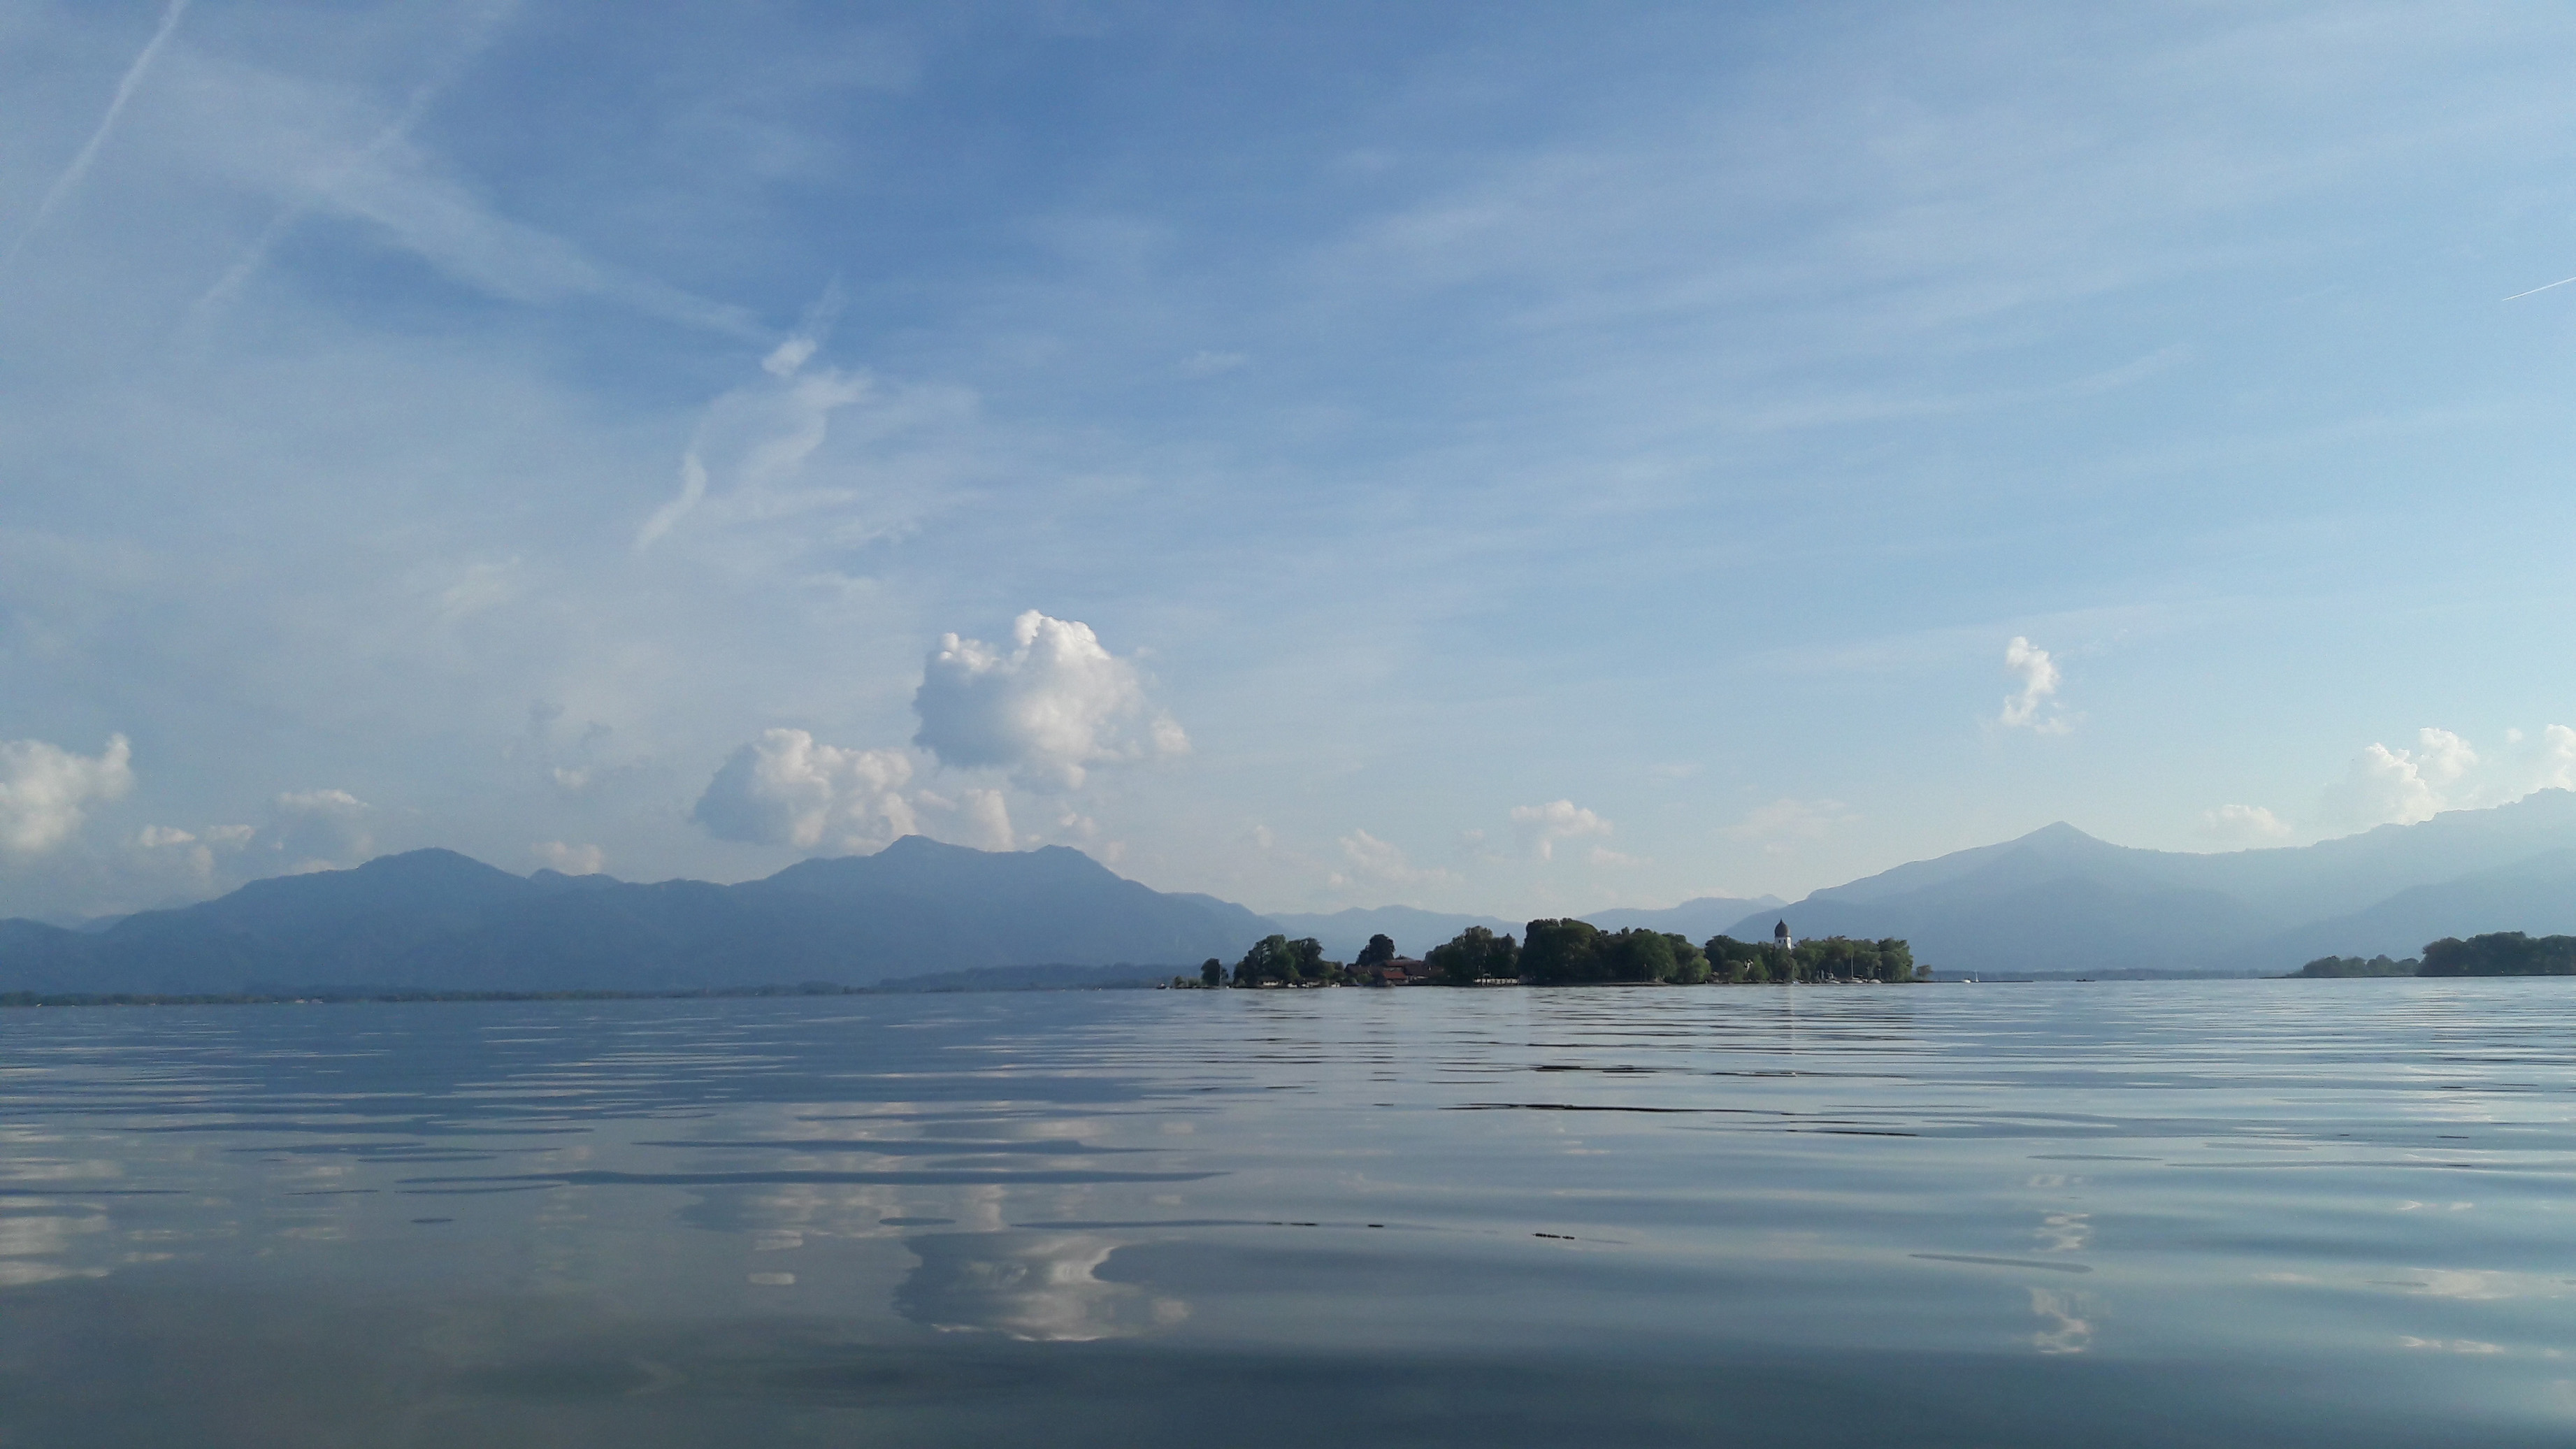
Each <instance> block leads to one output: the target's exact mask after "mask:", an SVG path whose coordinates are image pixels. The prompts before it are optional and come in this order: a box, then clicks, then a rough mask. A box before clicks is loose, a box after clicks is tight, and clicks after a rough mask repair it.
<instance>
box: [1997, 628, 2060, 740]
mask: <svg viewBox="0 0 2576 1449" xmlns="http://www.w3.org/2000/svg"><path fill="white" fill-rule="evenodd" d="M2004 672H2005V673H2007V674H2010V675H2012V676H2013V677H2014V678H2016V679H2018V680H2020V681H2021V688H2019V689H2016V690H2014V691H2013V692H2012V693H2010V694H2008V695H2005V696H2004V712H2003V713H2002V714H2001V715H1999V716H1997V717H1996V722H1997V723H1999V724H2001V725H2004V726H2005V727H2006V728H2009V729H2026V730H2033V731H2036V732H2037V733H2040V734H2043V735H2062V734H2064V733H2066V732H2067V731H2068V730H2069V729H2071V728H2073V726H2072V725H2071V724H2069V723H2068V722H2067V718H2066V715H2065V713H2064V711H2063V710H2062V709H2061V708H2060V707H2059V706H2058V703H2057V684H2058V679H2059V674H2058V670H2057V661H2055V660H2053V659H2051V658H2049V657H2048V651H2047V650H2045V649H2042V648H2039V647H2038V646H2036V645H2034V644H2032V643H2031V642H2030V641H2029V640H2028V639H2025V638H2023V637H2021V636H2020V635H2018V634H2016V635H2014V636H2013V640H2012V642H2011V643H2009V644H2007V645H2005V646H2004Z"/></svg>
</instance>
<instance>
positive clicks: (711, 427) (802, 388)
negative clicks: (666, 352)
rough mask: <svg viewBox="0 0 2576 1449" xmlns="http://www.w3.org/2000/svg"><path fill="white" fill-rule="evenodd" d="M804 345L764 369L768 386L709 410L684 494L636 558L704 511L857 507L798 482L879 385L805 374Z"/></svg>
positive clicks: (656, 514)
mask: <svg viewBox="0 0 2576 1449" xmlns="http://www.w3.org/2000/svg"><path fill="white" fill-rule="evenodd" d="M801 340H805V339H790V341H789V342H787V343H786V344H783V345H782V347H781V348H780V350H779V351H777V352H773V353H771V354H770V356H769V358H768V360H767V361H766V362H764V363H763V364H762V366H763V368H764V369H765V370H767V371H768V373H769V374H770V378H769V380H765V381H762V382H760V383H757V384H755V385H753V386H750V387H743V388H737V389H735V390H733V391H731V392H728V393H726V394H724V395H723V396H721V397H719V398H717V399H716V400H715V402H714V403H712V404H710V405H709V406H708V408H707V414H706V416H705V417H704V418H703V419H701V420H700V421H699V423H698V428H697V432H696V434H695V435H694V436H693V437H691V438H690V439H689V446H688V449H687V451H686V452H684V453H683V454H681V457H680V491H679V493H678V494H676V495H675V496H673V497H672V498H671V499H670V501H668V502H666V503H664V504H663V505H662V506H661V507H659V508H657V509H655V510H653V513H652V515H651V516H650V517H648V518H646V519H645V520H644V523H643V525H642V526H641V527H639V528H638V529H636V531H635V548H636V551H637V552H639V553H641V552H643V551H645V550H648V549H650V548H651V547H652V546H653V545H654V544H655V543H656V542H658V541H659V540H661V539H662V538H663V537H664V536H666V535H667V534H669V533H670V532H671V530H672V529H673V528H675V527H677V526H678V524H679V523H680V521H681V520H682V519H684V518H687V517H689V516H690V515H691V514H693V513H697V512H699V511H700V510H701V509H704V510H705V511H706V512H707V513H708V514H710V515H711V516H712V517H713V518H715V519H716V520H718V521H720V522H741V521H757V520H764V519H775V518H781V517H785V516H788V515H791V514H803V513H810V512H812V511H814V510H816V509H820V508H831V507H835V506H838V505H840V504H844V503H847V502H849V501H851V499H852V496H853V495H852V494H851V492H850V490H848V489H845V488H821V487H815V486H812V485H806V484H800V482H799V480H800V479H801V478H802V477H803V475H804V472H805V467H806V464H807V463H808V462H809V461H811V460H812V458H813V456H814V454H815V452H816V451H817V450H819V449H820V448H821V447H822V446H823V443H824V440H825V439H827V438H828V437H829V436H830V435H831V429H832V415H833V414H835V413H837V412H840V411H841V410H842V409H844V408H848V407H850V406H852V405H854V404H856V403H859V402H861V401H863V400H865V399H867V398H868V397H869V396H870V394H871V393H872V392H873V390H874V388H875V384H874V383H873V382H872V381H871V380H870V379H868V378H867V377H865V376H863V375H860V374H856V373H845V372H841V371H838V370H836V369H833V368H828V367H826V368H817V369H815V370H814V371H812V372H810V373H809V372H803V371H801V370H800V369H801V368H802V367H803V365H804V361H805V358H804V356H802V355H798V354H797V353H796V351H795V348H796V344H797V342H798V341H801ZM773 364H774V365H773ZM710 492H712V493H713V495H714V497H713V501H712V502H710V501H709V495H710Z"/></svg>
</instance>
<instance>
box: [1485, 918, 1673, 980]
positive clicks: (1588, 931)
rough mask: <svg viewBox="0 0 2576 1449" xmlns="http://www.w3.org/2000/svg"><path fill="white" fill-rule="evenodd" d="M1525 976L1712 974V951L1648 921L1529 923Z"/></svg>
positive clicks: (1598, 977)
mask: <svg viewBox="0 0 2576 1449" xmlns="http://www.w3.org/2000/svg"><path fill="white" fill-rule="evenodd" d="M1521 941H1522V945H1521V976H1522V977H1523V978H1524V979H1526V980H1529V981H1533V982H1536V983H1538V984H1539V985H1542V986H1570V985H1579V984H1582V983H1584V982H1601V981H1671V982H1677V983H1681V984H1684V985H1691V984H1696V983H1698V982H1702V981H1706V980H1707V979H1708V955H1707V953H1705V952H1703V951H1702V950H1700V948H1699V947H1697V946H1694V945H1692V944H1691V943H1690V942H1689V940H1688V939H1686V938H1684V937H1681V936H1668V935H1665V934H1664V933H1663V932H1661V931H1650V930H1647V929H1645V928H1644V927H1642V926H1638V927H1631V928H1630V929H1628V930H1625V931H1604V930H1602V929H1601V928H1599V927H1598V926H1595V925H1593V924H1592V923H1591V922H1590V921H1576V920H1547V921H1532V922H1530V923H1529V931H1528V934H1526V935H1524V936H1523V937H1522V938H1521Z"/></svg>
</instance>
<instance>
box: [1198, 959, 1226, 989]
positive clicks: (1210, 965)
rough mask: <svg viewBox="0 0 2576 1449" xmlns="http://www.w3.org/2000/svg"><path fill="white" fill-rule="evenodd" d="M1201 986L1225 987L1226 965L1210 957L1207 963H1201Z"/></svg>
mask: <svg viewBox="0 0 2576 1449" xmlns="http://www.w3.org/2000/svg"><path fill="white" fill-rule="evenodd" d="M1199 984H1200V985H1201V986H1223V985H1224V984H1225V963H1224V962H1222V961H1220V960H1218V959H1216V958H1215V957H1214V956H1210V957H1209V958H1207V960H1206V961H1204V962H1202V963H1200V965H1199Z"/></svg>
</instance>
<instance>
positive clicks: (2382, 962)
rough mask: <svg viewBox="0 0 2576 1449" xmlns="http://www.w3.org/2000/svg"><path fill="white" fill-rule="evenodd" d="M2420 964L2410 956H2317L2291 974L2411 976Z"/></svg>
mask: <svg viewBox="0 0 2576 1449" xmlns="http://www.w3.org/2000/svg"><path fill="white" fill-rule="evenodd" d="M2422 964H2423V963H2422V962H2420V961H2418V960H2416V959H2415V958H2414V957H2412V956H2409V957H2407V958H2406V959H2405V960H2403V961H2391V960H2389V959H2388V957H2387V956H2385V955H2379V956H2373V957H2371V958H2370V959H2369V960H2367V961H2364V960H2363V959H2361V958H2360V957H2359V956H2319V957H2318V958H2317V959H2315V960H2314V961H2311V962H2309V963H2308V964H2307V965H2305V966H2302V967H2300V968H2299V969H2298V970H2297V971H2296V972H2294V973H2292V974H2293V975H2298V976H2412V975H2414V974H2415V968H2416V967H2418V966H2421V965H2422Z"/></svg>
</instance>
